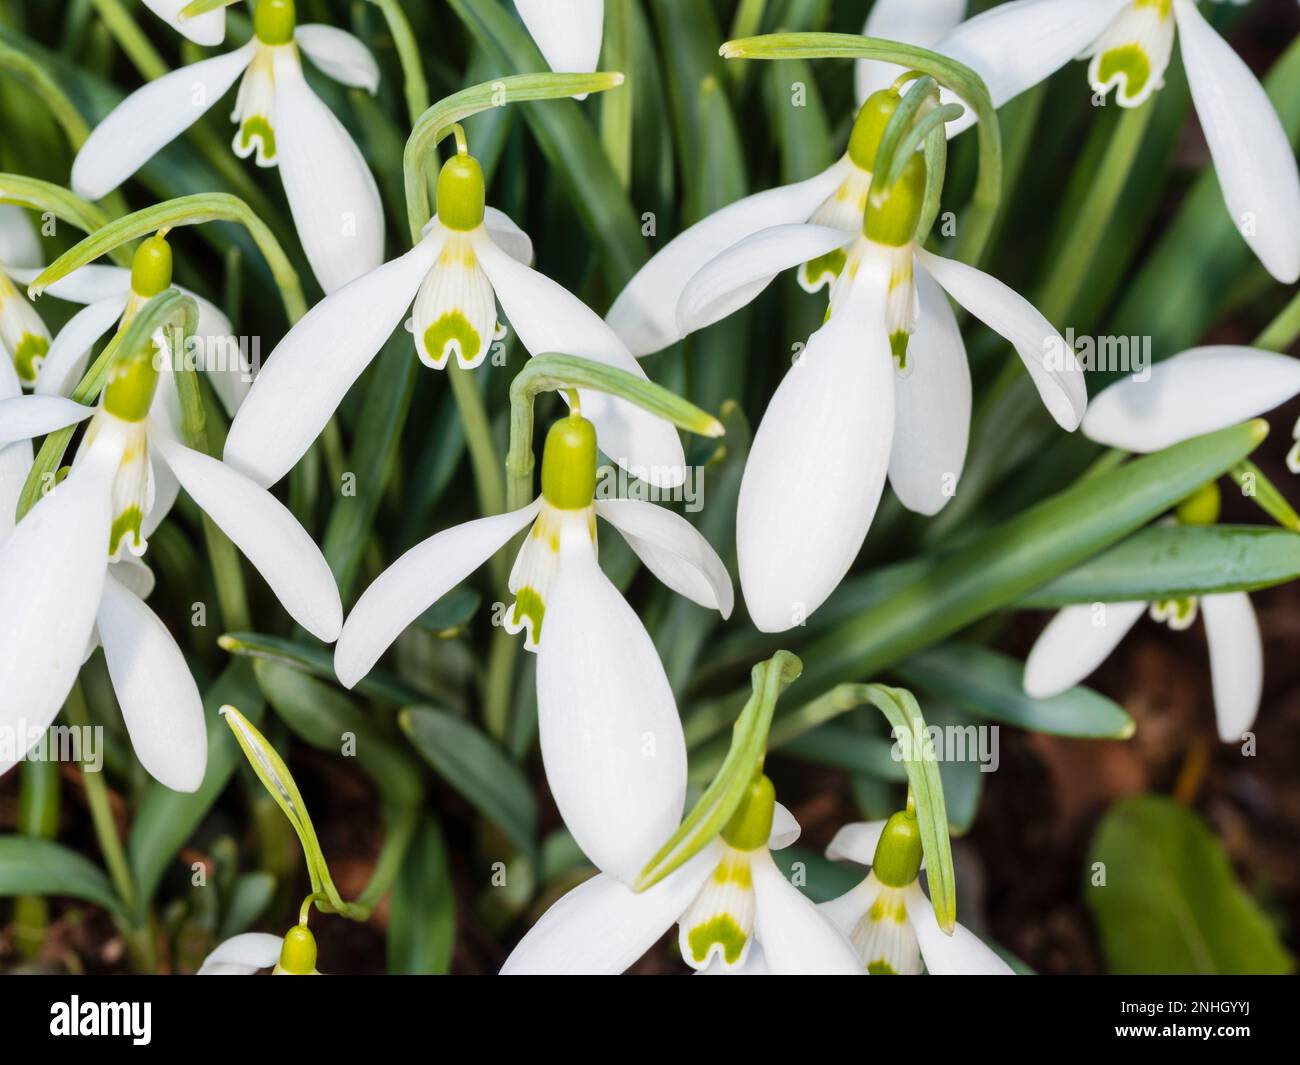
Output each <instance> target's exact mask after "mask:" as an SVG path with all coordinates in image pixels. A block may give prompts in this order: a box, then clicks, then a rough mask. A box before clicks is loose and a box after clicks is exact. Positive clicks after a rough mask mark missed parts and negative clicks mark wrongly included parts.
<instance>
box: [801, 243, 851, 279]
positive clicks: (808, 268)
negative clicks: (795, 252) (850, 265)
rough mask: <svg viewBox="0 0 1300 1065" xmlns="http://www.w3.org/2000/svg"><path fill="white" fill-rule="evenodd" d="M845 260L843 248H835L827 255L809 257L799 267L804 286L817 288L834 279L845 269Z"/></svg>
mask: <svg viewBox="0 0 1300 1065" xmlns="http://www.w3.org/2000/svg"><path fill="white" fill-rule="evenodd" d="M845 261H846V256H845V254H844V249H843V248H834V249H832V250H831V251H828V252H827V253H826V254H825V255H819V256H817V258H815V259H809V260H808V261H807V262H806V263H804V264H803V266H801V267H799V271H800V273H801V274H802V281H803V285H804V288H810V289H817V288H819V287H820V286H821V285H822V284H824V283H827V284H828V283H830V282H832V281H834V280H835V279H836V278H837V277H839V276H840V272H841V271H842V270H843V269H844V263H845Z"/></svg>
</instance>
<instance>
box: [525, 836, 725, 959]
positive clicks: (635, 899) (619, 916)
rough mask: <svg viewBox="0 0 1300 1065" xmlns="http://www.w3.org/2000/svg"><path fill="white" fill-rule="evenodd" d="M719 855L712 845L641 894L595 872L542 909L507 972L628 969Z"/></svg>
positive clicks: (681, 908) (684, 905)
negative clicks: (543, 911)
mask: <svg viewBox="0 0 1300 1065" xmlns="http://www.w3.org/2000/svg"><path fill="white" fill-rule="evenodd" d="M717 860H718V849H717V845H716V844H714V845H712V846H709V847H706V848H705V849H704V850H703V851H701V852H700V853H699V854H697V855H696V856H695V857H694V858H692V859H691V860H690V861H689V862H687V863H686V864H685V865H684V866H682V867H681V868H680V869H678V870H677V871H676V872H674V873H672V874H671V875H669V876H666V877H665V878H664V879H663V880H661V881H660V882H659V883H658V884H656V885H655V886H654V887H652V888H650V889H649V890H648V891H644V892H642V893H641V894H639V895H638V894H635V893H634V892H633V891H632V889H631V888H629V887H627V886H626V885H625V884H623V883H622V882H621V881H619V880H618V879H616V878H615V877H612V876H610V875H609V874H608V873H600V874H598V875H597V876H593V877H592V878H591V879H590V880H587V881H584V882H583V883H581V884H579V885H578V886H577V887H576V888H574V889H573V890H572V891H570V892H568V893H567V894H566V895H564V896H563V897H562V898H561V899H560V900H559V901H558V902H556V903H555V904H554V905H553V906H552V907H551V908H550V909H549V910H547V911H546V912H545V913H544V914H542V917H541V919H540V920H539V921H538V922H537V923H536V924H535V925H533V927H532V928H531V929H529V931H528V934H527V935H526V936H524V938H523V939H521V940H520V941H519V944H518V946H516V947H515V949H514V950H513V951H511V952H510V957H508V958H507V959H506V963H505V965H503V966H502V967H501V975H502V976H558V975H571V976H588V975H602V976H613V975H615V974H617V973H621V972H623V971H624V970H625V969H627V968H628V966H630V965H631V964H632V963H633V962H635V961H636V960H637V959H638V958H639V957H641V955H642V954H644V953H645V952H646V951H647V950H649V949H650V948H651V947H652V946H654V944H655V942H656V941H657V940H658V939H659V937H660V936H662V935H663V934H664V933H665V932H666V931H668V929H670V928H671V927H672V926H673V923H674V922H675V921H676V920H677V918H679V917H680V916H681V915H682V914H683V913H684V912H685V911H686V908H687V907H688V906H689V905H690V904H691V900H692V899H693V898H694V897H695V894H696V892H698V891H699V890H700V887H701V885H703V883H704V881H705V880H706V879H707V878H708V877H709V875H710V874H711V873H712V872H713V867H714V865H715V864H716V863H717Z"/></svg>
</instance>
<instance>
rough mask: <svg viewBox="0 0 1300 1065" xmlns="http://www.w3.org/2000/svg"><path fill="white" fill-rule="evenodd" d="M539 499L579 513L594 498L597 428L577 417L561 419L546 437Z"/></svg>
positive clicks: (570, 416)
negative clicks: (540, 496)
mask: <svg viewBox="0 0 1300 1065" xmlns="http://www.w3.org/2000/svg"><path fill="white" fill-rule="evenodd" d="M542 497H543V498H544V499H545V500H546V502H548V503H549V504H551V506H553V507H557V508H558V509H560V510H582V509H584V508H586V507H589V506H591V501H592V500H593V499H595V498H596V427H595V426H594V425H592V424H591V422H589V421H587V419H586V418H584V417H582V415H580V414H571V415H569V417H567V418H561V419H560V420H559V421H558V422H556V423H555V424H554V425H552V426H551V429H550V431H549V432H548V433H547V434H546V446H545V447H544V448H543V449H542Z"/></svg>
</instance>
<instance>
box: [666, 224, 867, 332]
mask: <svg viewBox="0 0 1300 1065" xmlns="http://www.w3.org/2000/svg"><path fill="white" fill-rule="evenodd" d="M857 239H858V234H857V233H846V232H844V231H843V230H842V229H833V228H831V227H830V226H818V225H810V224H808V223H805V222H791V223H788V224H786V225H779V226H772V227H771V228H769V229H761V230H759V231H758V232H757V233H751V234H750V235H749V236H747V237H744V238H743V239H741V240H739V241H738V242H736V243H735V244H733V245H732V246H731V247H730V248H728V249H727V250H726V251H724V252H723V253H722V254H721V255H718V256H717V257H716V258H714V259H711V260H710V261H709V262H708V263H706V264H705V265H704V266H703V267H701V268H700V270H699V271H698V272H697V273H696V274H695V276H694V277H692V278H691V279H690V281H688V282H687V283H686V288H685V289H683V290H682V295H681V298H680V299H679V300H678V302H677V332H678V333H679V334H680V335H681V336H686V335H687V334H688V333H694V332H695V331H696V330H698V329H703V328H704V327H705V326H709V325H712V324H713V323H714V322H720V321H721V320H722V319H723V318H726V317H727V316H728V315H730V314H734V313H735V312H736V311H738V310H740V308H742V307H744V306H746V305H747V304H749V303H750V302H752V301H753V300H754V299H755V298H756V297H757V296H758V295H759V293H761V292H762V291H763V290H764V289H765V288H767V286H768V285H770V284H771V283H772V281H773V279H775V277H776V275H777V274H779V273H780V272H781V271H782V270H790V269H792V268H794V267H796V266H799V265H801V264H803V263H806V262H808V261H809V260H810V259H816V258H817V257H818V256H819V255H825V254H826V253H827V252H830V251H834V250H835V249H836V248H842V247H844V246H845V245H846V244H851V243H853V241H855V240H857Z"/></svg>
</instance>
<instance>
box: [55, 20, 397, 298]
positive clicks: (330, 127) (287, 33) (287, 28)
mask: <svg viewBox="0 0 1300 1065" xmlns="http://www.w3.org/2000/svg"><path fill="white" fill-rule="evenodd" d="M253 27H254V38H253V40H251V41H249V43H248V44H246V45H244V47H242V48H239V49H237V50H236V51H234V52H230V53H227V54H226V55H221V56H216V57H215V58H213V59H205V60H203V61H202V62H199V63H195V64H193V65H191V66H187V67H182V68H181V69H179V70H174V71H172V72H171V73H170V74H166V75H164V76H163V77H161V78H158V79H157V80H156V81H152V82H150V83H149V84H148V85H146V86H144V87H143V88H142V89H139V90H137V91H136V92H135V93H133V94H132V95H131V96H128V97H127V98H126V99H125V100H123V101H122V102H121V103H120V104H119V105H118V106H117V107H116V108H114V109H113V111H112V112H111V113H110V114H109V115H108V117H107V118H105V119H104V121H103V122H101V123H100V124H99V125H98V126H97V127H96V128H95V130H94V132H93V133H91V135H90V137H89V139H88V140H87V141H86V143H85V145H83V146H82V149H81V151H80V152H78V154H77V158H76V160H75V161H74V163H73V165H72V187H73V189H75V190H76V191H77V193H78V194H80V195H82V196H85V197H86V198H87V199H92V200H97V199H100V198H101V197H103V196H105V195H107V194H108V193H109V192H111V191H112V190H113V189H115V188H117V186H118V185H120V184H121V183H122V182H123V181H125V180H126V179H127V178H128V177H130V176H131V175H132V174H134V173H135V172H136V171H137V170H139V169H140V167H142V166H143V165H144V164H145V163H147V162H148V161H149V160H150V159H151V158H152V157H153V156H154V155H155V154H156V153H157V152H158V151H159V150H160V149H162V148H163V147H164V146H166V145H167V144H168V143H170V142H171V141H173V140H174V139H175V138H176V137H178V136H179V135H180V134H181V133H183V132H184V131H185V130H186V129H188V128H189V127H190V126H192V125H193V124H194V123H195V122H197V121H198V120H199V119H200V118H201V117H202V116H203V114H204V113H205V112H206V111H207V110H208V109H209V108H210V107H212V105H213V104H215V103H216V102H217V101H218V100H219V99H221V97H222V96H224V95H225V94H226V92H227V91H228V90H229V89H230V87H231V86H232V85H234V83H235V81H236V80H237V79H239V78H240V77H241V75H242V81H241V82H240V86H239V95H238V97H237V99H236V102H235V111H234V114H233V116H232V119H233V121H234V122H235V123H236V124H237V125H238V127H239V129H238V132H237V133H236V134H235V140H234V150H235V153H236V154H237V155H239V156H240V157H241V158H247V157H248V156H250V155H252V154H254V152H256V155H257V164H258V166H265V167H269V166H277V165H278V166H279V168H280V179H281V181H283V183H284V191H285V195H286V196H287V197H288V199H289V208H290V210H291V211H292V213H293V220H294V225H295V227H296V228H297V231H298V237H299V239H300V240H301V241H302V246H303V250H304V251H305V252H306V254H307V261H308V262H309V263H310V264H311V268H312V271H313V272H314V273H315V275H316V280H317V281H319V282H320V285H321V288H323V289H324V290H325V291H326V292H327V293H329V292H334V291H336V290H337V289H340V288H342V287H343V286H344V285H346V284H347V283H348V282H349V281H351V280H353V279H354V278H357V277H360V276H361V275H362V274H364V273H366V272H367V271H369V270H373V269H374V268H375V267H377V266H378V265H379V264H380V263H381V262H383V253H384V212H383V206H382V204H381V203H380V200H379V189H378V187H377V186H376V184H375V179H374V177H373V176H372V175H371V173H370V170H369V169H368V168H367V166H366V162H365V159H364V158H363V157H362V155H361V152H360V150H359V149H358V148H357V146H356V144H355V143H354V142H353V140H352V138H351V136H350V135H349V134H348V132H347V130H346V129H344V127H343V124H342V123H341V122H340V121H339V120H338V119H337V118H336V117H335V116H334V113H333V112H332V111H330V110H329V108H328V107H326V106H325V104H324V103H323V102H322V101H321V99H320V98H319V97H318V96H317V95H316V94H315V93H314V92H312V90H311V88H310V87H309V86H308V84H307V81H306V79H305V78H304V77H303V72H302V61H301V59H300V57H299V49H301V50H302V51H303V52H305V53H306V54H307V56H308V58H310V59H311V60H312V62H314V63H315V64H316V65H317V66H318V67H319V68H320V69H321V70H322V71H323V72H324V73H325V74H327V75H328V76H329V77H331V78H333V79H334V80H335V81H338V82H341V83H342V84H344V85H348V86H352V87H355V88H361V89H365V90H367V91H368V92H371V93H373V92H375V91H376V90H377V88H378V86H379V68H378V65H377V64H376V62H375V59H374V56H372V55H371V54H370V52H369V50H368V49H367V48H366V47H365V45H363V44H362V43H361V42H360V41H358V40H357V39H356V38H355V37H353V36H352V35H351V34H349V33H346V32H344V31H343V30H339V29H335V28H334V27H333V26H319V25H306V26H296V20H295V12H294V5H293V2H292V0H262V2H261V3H259V4H258V5H257V11H256V14H255V15H254V21H253Z"/></svg>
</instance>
